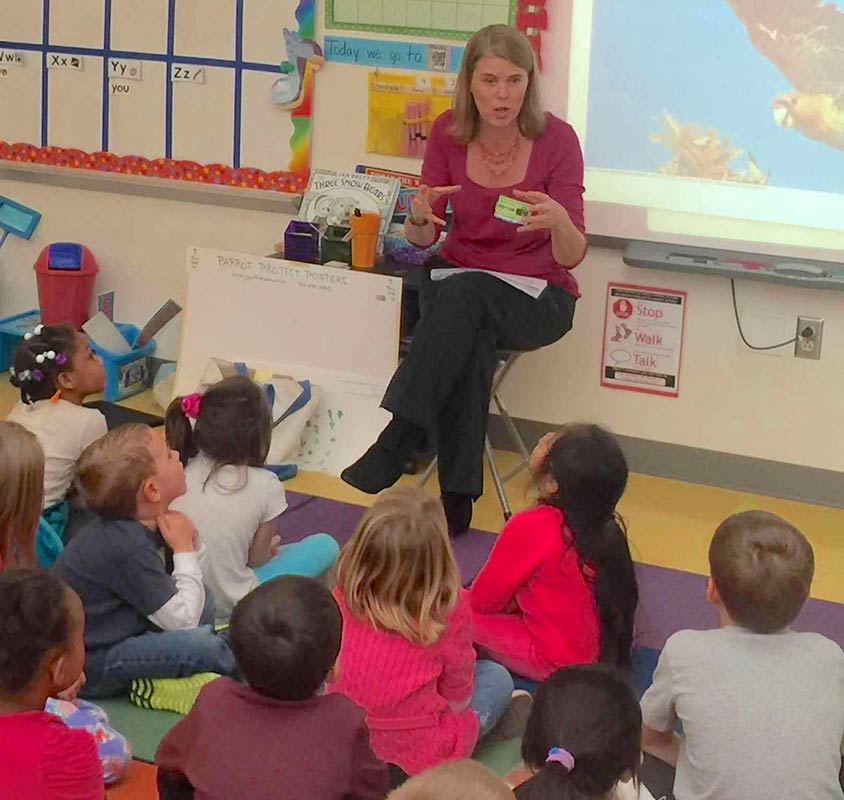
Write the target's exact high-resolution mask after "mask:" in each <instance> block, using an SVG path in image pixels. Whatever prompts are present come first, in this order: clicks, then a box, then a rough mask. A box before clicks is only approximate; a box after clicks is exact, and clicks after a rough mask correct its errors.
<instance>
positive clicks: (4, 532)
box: [0, 422, 44, 569]
mask: <svg viewBox="0 0 844 800" xmlns="http://www.w3.org/2000/svg"><path fill="white" fill-rule="evenodd" d="M43 502H44V451H43V450H42V449H41V445H40V444H39V443H38V439H36V438H35V434H33V433H31V432H30V431H28V430H27V429H26V428H24V427H23V426H22V425H18V424H17V423H16V422H0V559H2V568H3V569H6V568H7V567H10V566H12V567H34V566H35V534H36V532H37V530H38V519H39V517H40V516H41V506H42V504H43Z"/></svg>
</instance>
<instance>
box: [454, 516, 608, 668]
mask: <svg viewBox="0 0 844 800" xmlns="http://www.w3.org/2000/svg"><path fill="white" fill-rule="evenodd" d="M563 522H564V519H563V513H562V511H560V509H559V508H556V507H554V506H550V505H539V506H536V507H535V508H531V509H528V510H527V511H522V512H521V513H519V514H515V515H514V516H512V517H510V519H509V521H508V522H507V524H506V525H505V526H504V529H503V530H502V531H501V533H500V534H499V535H498V538H497V539H496V541H495V545H494V546H493V548H492V552H491V553H490V555H489V559H488V560H487V562H486V564H484V566H483V567H482V569H481V571H480V572H479V573H478V576H477V577H476V578H475V581H474V583H473V584H472V588H471V589H470V590H469V601H470V603H471V604H472V610H473V611H474V612H475V613H477V614H500V613H505V612H511V611H517V612H518V613H520V614H521V616H522V619H523V621H524V624H525V626H526V627H527V628H528V630H529V631H530V633H531V636H532V639H533V642H534V649H535V652H537V653H538V654H539V655H540V656H542V657H543V658H544V659H545V660H546V662H547V663H548V665H549V667H550V670H549V671H553V670H554V669H557V668H559V667H564V666H566V665H568V664H590V663H594V662H596V661H597V660H598V656H599V655H600V652H601V625H600V619H599V616H598V606H597V603H596V602H595V584H594V580H593V578H592V577H591V576H587V575H585V574H584V569H583V568H582V567H581V565H580V557H579V555H578V552H577V548H576V547H575V544H574V537H573V536H572V533H571V531H570V530H569V529H568V528H567V527H565V526H564V525H563Z"/></svg>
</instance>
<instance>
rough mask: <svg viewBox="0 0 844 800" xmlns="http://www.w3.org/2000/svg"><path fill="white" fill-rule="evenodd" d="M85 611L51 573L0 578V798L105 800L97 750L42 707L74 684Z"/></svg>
mask: <svg viewBox="0 0 844 800" xmlns="http://www.w3.org/2000/svg"><path fill="white" fill-rule="evenodd" d="M84 629H85V612H84V610H83V609H82V602H81V601H80V600H79V597H78V596H77V595H76V594H75V592H73V591H72V590H71V589H70V588H68V587H67V586H66V585H65V584H64V583H62V582H61V581H60V580H59V579H58V578H56V577H54V576H53V575H52V573H49V572H42V571H39V570H29V569H27V570H9V571H8V572H5V573H4V574H3V575H0V764H3V767H4V768H3V796H4V797H16V798H22V799H24V798H32V800H35V798H38V799H39V800H51V798H56V800H59V799H61V800H101V798H103V797H105V789H104V787H103V772H102V766H101V765H100V759H99V756H98V754H97V745H96V744H95V742H94V739H93V737H92V736H91V734H90V733H88V732H87V731H84V730H74V729H72V728H68V727H67V725H65V724H64V722H63V721H62V720H61V719H59V717H57V716H56V715H54V714H50V713H49V712H47V711H45V710H44V705H45V703H46V702H47V698H49V697H54V696H55V695H57V694H59V693H61V692H63V691H65V690H66V689H68V688H69V687H71V686H73V685H74V684H75V683H76V682H77V681H78V680H79V676H80V675H81V674H82V667H83V665H84V663H85V644H84V641H83V632H84Z"/></svg>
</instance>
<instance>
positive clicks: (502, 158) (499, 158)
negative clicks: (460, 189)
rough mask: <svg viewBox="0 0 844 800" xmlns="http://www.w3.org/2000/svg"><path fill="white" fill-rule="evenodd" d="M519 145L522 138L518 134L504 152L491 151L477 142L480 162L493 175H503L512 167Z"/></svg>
mask: <svg viewBox="0 0 844 800" xmlns="http://www.w3.org/2000/svg"><path fill="white" fill-rule="evenodd" d="M521 144H522V136H521V134H520V133H517V134H516V138H515V139H513V143H512V144H511V145H510V146H509V147H507V148H505V149H504V150H491V149H490V148H489V147H487V146H486V145H485V144H484V143H483V142H482V141H480V140H478V146H479V147H480V148H481V162H482V163H483V164H485V165H486V168H487V169H488V170H489V171H490V172H491V173H492V174H493V175H503V174H504V173H505V172H507V170H508V169H510V167H512V166H513V163H514V162H515V160H516V155H517V154H518V152H519V147H521Z"/></svg>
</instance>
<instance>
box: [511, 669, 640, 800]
mask: <svg viewBox="0 0 844 800" xmlns="http://www.w3.org/2000/svg"><path fill="white" fill-rule="evenodd" d="M522 758H523V759H524V762H525V765H526V766H527V767H528V769H529V770H530V771H531V773H532V777H531V778H530V779H529V780H528V781H527V782H525V783H523V784H521V786H519V787H518V788H517V789H516V797H517V798H518V800H614V799H615V798H621V797H624V796H630V795H631V792H630V791H629V790H630V788H631V787H630V784H629V783H628V782H629V781H630V780H631V778H632V789H633V791H632V796H633V797H639V798H640V799H641V800H644V798H646V797H650V796H651V795H650V793H649V792H648V791H647V790H646V789H644V787H642V786H641V785H640V784H639V765H640V763H641V760H642V712H641V711H640V710H639V703H638V702H637V701H636V696H635V695H634V693H633V690H632V689H631V688H630V684H629V683H628V682H627V681H626V680H625V679H624V677H623V675H621V674H620V673H618V672H617V671H616V670H614V669H612V668H610V667H605V666H604V665H589V666H585V665H581V666H577V667H567V668H565V669H561V670H558V671H557V672H555V673H554V674H553V675H552V676H551V677H550V678H548V679H547V680H546V681H544V682H543V683H542V684H541V685H540V687H539V689H538V691H537V693H536V699H535V700H534V703H533V708H532V709H531V713H530V718H529V719H528V723H527V727H526V729H525V735H524V737H523V739H522Z"/></svg>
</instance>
